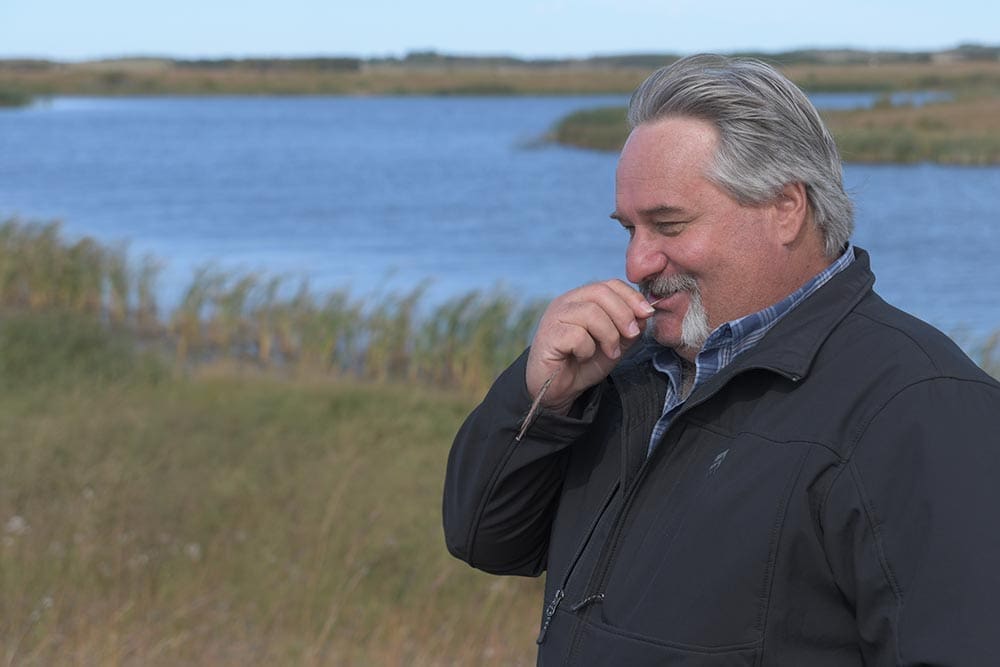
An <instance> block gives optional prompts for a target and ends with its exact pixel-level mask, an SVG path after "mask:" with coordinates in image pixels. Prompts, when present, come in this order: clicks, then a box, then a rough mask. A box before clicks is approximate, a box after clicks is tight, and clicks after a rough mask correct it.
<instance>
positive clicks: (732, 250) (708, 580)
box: [444, 56, 1000, 667]
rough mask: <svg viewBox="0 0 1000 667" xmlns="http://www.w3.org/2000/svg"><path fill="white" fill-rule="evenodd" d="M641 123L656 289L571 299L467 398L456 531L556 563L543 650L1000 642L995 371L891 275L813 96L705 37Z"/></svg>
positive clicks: (502, 562) (638, 209)
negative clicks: (882, 282) (867, 240)
mask: <svg viewBox="0 0 1000 667" xmlns="http://www.w3.org/2000/svg"><path fill="white" fill-rule="evenodd" d="M629 120H630V124H631V126H632V128H633V130H632V133H631V135H630V136H629V139H628V141H627V143H626V145H625V148H624V149H623V151H622V154H621V158H620V161H619V164H618V171H617V178H616V203H615V207H616V208H615V212H614V214H613V215H612V217H613V218H614V219H615V220H617V221H618V222H619V223H620V224H621V225H622V226H623V227H624V228H625V230H626V231H627V232H628V234H629V237H630V241H629V245H628V250H627V254H626V260H625V261H626V273H627V277H628V279H629V280H630V281H631V282H633V283H635V284H637V285H639V286H640V291H637V290H635V289H633V288H632V287H630V286H629V285H628V284H626V283H624V282H622V281H618V280H610V281H607V282H604V283H598V284H593V285H586V286H584V287H580V288H578V289H575V290H573V291H571V292H569V293H567V294H564V295H562V296H560V297H558V298H557V299H555V300H554V301H553V302H552V304H551V305H550V306H549V307H548V309H547V310H546V312H545V314H544V315H543V316H542V319H541V322H540V323H539V326H538V330H537V333H536V335H535V338H534V340H533V342H532V345H531V347H530V349H529V351H527V352H526V353H525V354H524V355H522V356H521V358H520V359H518V360H517V361H516V362H515V363H514V364H513V365H512V366H511V367H510V368H509V369H508V370H507V371H506V372H505V373H504V374H503V375H501V377H500V378H499V379H498V380H497V382H496V384H495V385H494V386H493V388H492V389H491V391H490V392H489V394H488V395H487V397H486V398H485V400H484V401H483V403H482V404H481V405H480V406H479V407H478V408H477V409H476V411H475V412H473V413H472V415H470V416H469V418H468V419H467V421H466V423H465V425H464V426H463V427H462V429H461V431H460V432H459V434H458V436H457V438H456V441H455V444H454V447H453V449H452V453H451V456H450V459H449V463H448V476H447V481H446V486H445V496H444V523H445V532H446V538H447V542H448V547H449V549H450V550H451V552H452V553H453V554H454V555H456V556H458V557H459V558H461V559H463V560H465V561H467V562H469V563H470V564H472V565H473V566H475V567H478V568H481V569H483V570H486V571H489V572H495V573H498V574H520V575H538V574H539V573H541V572H542V571H545V570H547V580H546V592H545V597H546V599H545V609H544V613H543V618H542V620H541V627H540V633H539V637H538V643H539V664H544V665H625V666H637V665H793V666H799V665H803V666H808V667H814V666H819V665H931V664H933V665H995V664H1000V642H998V641H997V638H996V636H995V635H996V634H997V632H996V631H997V629H998V628H1000V522H998V521H997V511H998V509H1000V483H998V479H1000V443H998V437H1000V436H998V433H1000V385H998V384H997V383H996V382H995V381H994V380H992V379H991V378H989V377H988V376H987V375H986V374H985V373H983V372H982V371H981V370H980V369H978V368H977V367H976V366H975V365H974V364H973V363H972V362H971V361H970V360H969V359H968V358H966V357H965V356H964V355H963V354H962V352H961V351H960V350H959V349H958V348H957V347H956V346H955V345H954V344H952V343H951V342H950V341H949V340H948V339H947V338H946V337H945V336H943V335H942V334H940V333H939V332H937V331H936V330H934V329H933V328H931V327H930V326H928V325H926V324H924V323H922V322H920V321H918V320H916V319H914V318H912V317H910V316H908V315H906V314H905V313H902V312H900V311H898V310H896V309H894V308H893V307H891V306H889V305H887V304H886V303H885V302H883V301H882V300H881V299H880V298H879V297H878V296H877V295H876V294H875V293H874V292H873V291H872V284H873V283H874V277H873V275H872V273H871V271H870V270H869V265H868V256H867V254H866V253H865V252H864V251H863V250H861V249H859V248H855V247H853V246H851V245H850V244H849V237H850V233H851V228H852V212H851V204H850V201H849V199H848V198H847V196H846V195H845V194H844V190H843V186H842V182H841V167H840V158H839V156H838V154H837V150H836V147H835V145H834V143H833V140H832V139H831V137H830V135H829V133H828V131H827V130H826V128H825V127H824V125H823V123H822V121H821V120H820V118H819V116H818V115H817V113H816V111H815V109H814V108H813V107H812V105H811V104H810V103H809V101H808V100H807V99H806V97H805V96H804V95H803V94H802V92H801V91H800V90H798V89H797V88H796V87H795V86H794V85H793V84H791V83H790V82H789V81H788V80H786V79H785V78H784V77H782V76H781V75H780V74H778V73H777V72H776V71H774V70H773V69H771V68H770V67H768V66H766V65H764V64H762V63H758V62H754V61H741V60H727V59H723V58H718V57H713V56H696V57H692V58H687V59H683V60H680V61H678V62H677V63H675V64H673V65H671V66H669V67H667V68H664V69H663V70H660V71H658V72H657V73H655V74H653V75H652V76H651V77H650V78H649V79H648V80H647V81H646V82H645V83H643V84H642V86H641V87H640V88H639V89H638V90H637V91H636V93H635V94H634V95H633V97H632V100H631V103H630V108H629ZM914 270H918V271H919V270H920V267H914ZM642 331H645V336H643V335H642V333H641V332H642ZM533 402H537V403H538V406H536V407H538V408H539V409H538V410H537V412H536V410H534V409H532V403H533Z"/></svg>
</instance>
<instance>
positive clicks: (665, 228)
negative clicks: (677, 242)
mask: <svg viewBox="0 0 1000 667" xmlns="http://www.w3.org/2000/svg"><path fill="white" fill-rule="evenodd" d="M653 226H654V227H655V228H656V232H657V233H658V234H662V235H663V236H676V235H677V234H680V232H681V230H682V229H683V228H684V223H683V222H657V223H655V224H654V225H653Z"/></svg>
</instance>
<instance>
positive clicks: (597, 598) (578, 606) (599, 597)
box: [569, 593, 604, 611]
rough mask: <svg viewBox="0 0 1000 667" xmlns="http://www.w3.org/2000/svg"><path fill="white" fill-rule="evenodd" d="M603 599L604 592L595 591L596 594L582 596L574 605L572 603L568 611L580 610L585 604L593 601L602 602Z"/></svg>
mask: <svg viewBox="0 0 1000 667" xmlns="http://www.w3.org/2000/svg"><path fill="white" fill-rule="evenodd" d="M603 601H604V593H597V594H596V595H591V596H590V597H587V598H584V599H582V600H580V601H579V602H577V603H576V604H575V605H573V606H572V607H570V608H569V609H570V611H580V610H581V609H583V608H584V607H586V606H587V605H591V604H594V603H595V602H603Z"/></svg>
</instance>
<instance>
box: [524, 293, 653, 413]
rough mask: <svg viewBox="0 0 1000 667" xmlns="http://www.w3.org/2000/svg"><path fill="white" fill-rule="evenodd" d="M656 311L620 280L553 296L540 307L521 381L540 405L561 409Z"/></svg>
mask: <svg viewBox="0 0 1000 667" xmlns="http://www.w3.org/2000/svg"><path fill="white" fill-rule="evenodd" d="M654 312H656V311H655V309H654V308H653V307H652V306H650V305H649V303H648V302H647V301H646V299H645V298H644V297H643V296H642V294H640V293H639V292H638V291H636V290H635V289H633V288H632V287H631V286H629V285H628V284H627V283H625V282H623V281H621V280H608V281H605V282H601V283H593V284H590V285H584V286H583V287H579V288H577V289H575V290H572V291H570V292H567V293H566V294H563V295H562V296H560V297H558V298H556V299H555V300H554V301H553V302H552V303H550V304H549V307H548V308H546V309H545V313H544V314H543V315H542V319H541V322H539V324H538V331H537V332H536V333H535V338H534V340H533V341H532V343H531V351H530V353H529V354H528V367H527V370H526V371H525V381H526V383H527V386H528V392H529V393H530V394H531V396H532V397H537V396H538V393H539V392H540V391H541V390H542V386H543V385H544V384H545V382H546V381H547V380H548V379H549V378H550V377H552V376H553V374H556V375H555V377H554V379H553V380H552V383H551V384H550V386H549V387H548V389H546V390H545V396H544V397H543V398H542V401H541V405H542V407H545V408H547V409H548V410H551V411H553V412H557V413H560V414H567V413H568V412H569V409H570V407H571V406H572V405H573V401H575V400H576V399H577V397H578V396H580V394H582V393H583V392H584V391H586V390H587V389H588V388H589V387H592V386H594V385H595V384H597V383H598V382H600V381H601V380H603V379H604V378H605V377H607V376H608V374H609V373H610V372H611V370H612V369H613V368H614V367H615V365H616V364H617V363H618V360H619V359H621V356H622V354H623V353H624V352H625V351H626V350H628V349H629V348H630V347H631V346H632V345H634V344H635V343H636V341H638V340H639V337H640V336H641V335H642V331H643V329H644V328H645V325H646V320H647V319H648V318H649V317H650V316H651V315H652V314H653V313H654Z"/></svg>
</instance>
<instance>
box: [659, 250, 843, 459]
mask: <svg viewBox="0 0 1000 667" xmlns="http://www.w3.org/2000/svg"><path fill="white" fill-rule="evenodd" d="M853 261H854V247H853V246H851V245H850V244H848V246H847V249H846V250H845V251H844V253H843V254H842V255H841V256H840V257H839V258H838V259H837V260H836V261H835V262H833V263H832V264H831V265H830V266H828V267H826V268H825V269H824V270H823V271H822V272H820V273H819V274H817V275H816V276H815V277H814V278H812V279H811V280H809V282H807V283H806V284H805V285H803V286H802V287H800V288H799V289H797V290H795V291H794V292H792V293H791V294H789V295H788V296H787V297H785V298H784V299H782V300H781V301H779V302H778V303H776V304H774V305H771V306H768V307H767V308H764V309H763V310H758V311H757V312H756V313H750V314H749V315H745V316H743V317H741V318H739V319H736V320H732V321H731V322H726V323H725V324H721V325H719V327H718V328H716V329H715V331H713V332H712V333H711V334H710V335H709V337H708V338H707V339H706V340H705V345H704V346H702V349H701V352H699V353H698V356H697V357H696V358H695V361H694V363H695V374H694V384H693V385H692V387H691V393H693V392H694V390H695V389H697V388H698V387H699V386H700V385H702V384H704V382H705V381H706V380H708V378H710V377H712V376H713V375H715V374H716V373H718V372H719V371H720V370H721V369H722V368H723V367H724V366H726V364H728V363H730V362H731V361H732V360H733V359H735V358H736V357H737V356H738V355H740V354H742V353H743V352H746V351H747V350H749V349H750V348H752V347H753V346H754V345H756V344H757V342H758V341H759V340H760V339H761V338H763V337H764V334H766V333H767V332H768V331H770V330H771V327H773V326H774V325H775V324H777V323H778V320H780V319H781V318H782V317H784V316H785V315H787V314H788V313H789V312H791V310H792V309H793V308H795V307H796V306H797V305H799V304H800V303H802V302H803V301H805V300H806V299H807V298H808V297H809V296H810V295H811V294H812V293H813V292H815V291H816V290H818V289H819V288H820V287H822V286H823V285H825V284H826V282H827V281H828V280H830V278H832V277H833V276H835V275H837V274H838V273H840V272H841V271H843V270H844V269H846V268H847V267H848V266H849V265H850V264H851V262H853ZM653 366H654V367H655V368H656V370H658V371H660V372H661V373H666V375H667V378H668V380H669V381H668V382H667V398H666V400H665V401H664V403H663V414H662V415H660V418H659V420H657V422H656V426H654V427H653V434H652V436H651V437H650V439H649V450H648V452H647V456H648V455H649V454H652V453H653V448H654V447H655V446H656V443H657V442H659V441H660V439H661V438H662V437H663V434H664V433H666V432H667V429H669V428H670V424H671V422H672V421H673V418H674V415H676V414H677V411H678V410H679V409H680V407H681V406H682V405H684V401H685V399H686V397H685V396H683V392H682V390H681V359H680V357H679V356H677V353H676V352H674V351H673V349H671V348H669V347H663V348H661V349H660V350H659V351H658V352H657V353H656V354H655V356H654V357H653ZM688 395H690V393H689V394H688Z"/></svg>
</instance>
